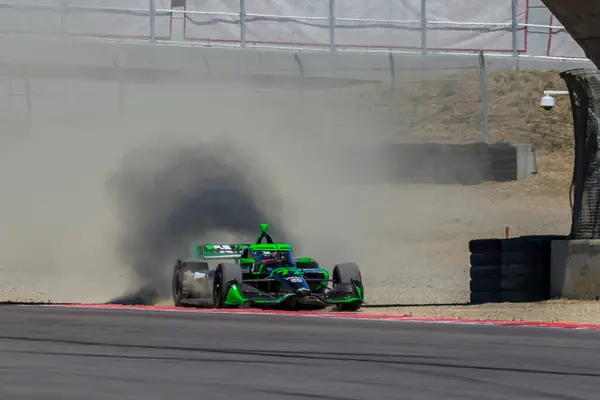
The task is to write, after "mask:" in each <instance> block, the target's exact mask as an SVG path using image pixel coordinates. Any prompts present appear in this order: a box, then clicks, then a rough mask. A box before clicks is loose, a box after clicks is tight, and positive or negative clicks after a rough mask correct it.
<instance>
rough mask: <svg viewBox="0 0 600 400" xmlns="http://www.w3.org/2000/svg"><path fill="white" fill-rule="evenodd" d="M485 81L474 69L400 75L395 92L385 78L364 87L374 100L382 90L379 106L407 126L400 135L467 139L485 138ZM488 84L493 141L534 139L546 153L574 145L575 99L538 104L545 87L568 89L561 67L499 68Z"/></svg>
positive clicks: (400, 125)
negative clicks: (548, 105) (552, 104)
mask: <svg viewBox="0 0 600 400" xmlns="http://www.w3.org/2000/svg"><path fill="white" fill-rule="evenodd" d="M480 84H481V82H480V78H479V75H478V74H477V73H468V74H461V75H444V76H441V77H432V78H427V79H419V80H415V79H411V80H406V81H400V82H399V83H398V87H397V92H396V93H395V95H392V93H391V92H390V90H389V86H386V85H384V84H368V85H361V86H362V87H361V88H360V89H358V90H360V91H361V93H362V96H363V98H364V101H365V102H368V103H369V104H370V105H371V106H372V104H373V101H374V100H373V97H374V96H378V99H376V100H375V102H376V105H375V109H376V111H377V112H378V113H379V115H380V117H381V118H383V119H386V120H388V121H390V122H391V123H392V124H393V125H394V126H395V127H396V129H397V132H401V135H400V136H398V137H397V139H398V140H406V141H428V142H434V141H436V142H448V143H465V142H480V141H482V138H483V134H482V132H483V108H482V103H481V86H480ZM487 85H488V113H489V133H490V141H491V142H494V143H495V142H513V143H532V144H533V145H534V146H535V147H536V149H537V151H538V152H539V153H540V154H547V153H554V152H557V151H558V152H568V151H570V150H571V147H572V129H573V128H572V116H571V109H570V103H569V99H568V98H567V97H560V98H558V99H557V106H556V107H555V108H554V110H552V111H551V112H548V111H544V110H542V109H541V108H540V107H539V106H538V104H539V101H540V96H541V93H542V91H543V90H544V89H552V90H565V89H566V85H565V83H564V81H563V80H562V79H561V78H560V77H559V75H558V73H557V72H539V71H502V72H494V73H490V74H489V75H488V82H487ZM366 86H369V88H367V87H366Z"/></svg>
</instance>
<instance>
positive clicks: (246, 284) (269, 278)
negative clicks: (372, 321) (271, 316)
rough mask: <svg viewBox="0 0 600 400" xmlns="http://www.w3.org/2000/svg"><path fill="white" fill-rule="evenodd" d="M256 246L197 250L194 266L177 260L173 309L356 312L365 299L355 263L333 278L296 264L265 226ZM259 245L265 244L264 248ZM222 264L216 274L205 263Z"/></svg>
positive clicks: (315, 266)
mask: <svg viewBox="0 0 600 400" xmlns="http://www.w3.org/2000/svg"><path fill="white" fill-rule="evenodd" d="M260 228H261V234H260V235H259V237H258V239H257V241H256V243H255V244H200V245H197V246H195V247H194V260H185V261H184V260H178V261H177V263H176V264H175V268H174V271H173V302H174V304H175V305H176V306H204V307H213V308H237V307H254V308H284V309H293V310H297V309H319V308H325V307H328V306H331V305H334V306H336V307H337V308H338V309H339V310H340V311H357V310H358V309H359V308H360V307H361V305H362V303H363V299H364V289H363V284H362V277H361V274H360V269H359V268H358V265H356V264H355V263H342V264H338V265H335V266H334V268H333V270H332V272H331V274H330V273H329V271H327V270H325V269H323V268H321V267H320V266H319V263H318V262H317V261H316V260H314V259H312V258H308V257H305V258H297V259H296V258H294V256H293V251H292V246H291V245H290V244H287V243H274V242H273V240H272V238H271V237H270V236H269V234H268V225H266V224H262V225H261V226H260ZM263 239H265V240H266V242H267V243H262V242H263ZM214 260H222V261H223V262H220V263H219V264H218V265H217V266H216V268H211V267H210V266H209V263H208V262H209V261H214Z"/></svg>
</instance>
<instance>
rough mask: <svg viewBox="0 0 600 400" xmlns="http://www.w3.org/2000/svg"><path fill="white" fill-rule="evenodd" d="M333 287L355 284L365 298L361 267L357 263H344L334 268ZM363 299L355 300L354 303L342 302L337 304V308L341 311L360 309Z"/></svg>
mask: <svg viewBox="0 0 600 400" xmlns="http://www.w3.org/2000/svg"><path fill="white" fill-rule="evenodd" d="M332 279H333V287H334V288H335V287H336V286H338V285H353V286H355V287H357V288H359V289H360V290H361V292H362V297H363V298H364V289H363V285H362V275H361V273H360V268H358V265H356V264H355V263H343V264H338V265H336V266H335V267H334V268H333V276H332ZM361 305H362V301H355V302H352V303H340V304H336V308H337V309H338V310H339V311H358V309H359V308H360V307H361Z"/></svg>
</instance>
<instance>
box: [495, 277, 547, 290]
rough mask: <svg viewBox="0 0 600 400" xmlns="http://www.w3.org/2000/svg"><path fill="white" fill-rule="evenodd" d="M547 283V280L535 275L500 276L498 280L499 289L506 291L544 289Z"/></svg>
mask: <svg viewBox="0 0 600 400" xmlns="http://www.w3.org/2000/svg"><path fill="white" fill-rule="evenodd" d="M548 285H549V282H548V281H546V282H544V280H543V279H542V278H536V277H526V278H523V277H520V278H502V280H501V282H500V287H501V289H502V290H506V291H529V292H535V291H540V290H544V288H547V287H548Z"/></svg>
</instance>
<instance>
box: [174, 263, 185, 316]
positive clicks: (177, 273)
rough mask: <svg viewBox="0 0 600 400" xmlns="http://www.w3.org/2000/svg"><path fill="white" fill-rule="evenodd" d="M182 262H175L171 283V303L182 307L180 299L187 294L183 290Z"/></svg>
mask: <svg viewBox="0 0 600 400" xmlns="http://www.w3.org/2000/svg"><path fill="white" fill-rule="evenodd" d="M181 267H182V263H181V262H177V263H176V264H175V268H174V269H173V280H172V285H171V292H172V295H173V305H174V306H175V307H183V304H182V302H181V301H182V300H184V299H185V298H186V297H187V295H186V294H185V292H184V290H183V271H182V268H181Z"/></svg>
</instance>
